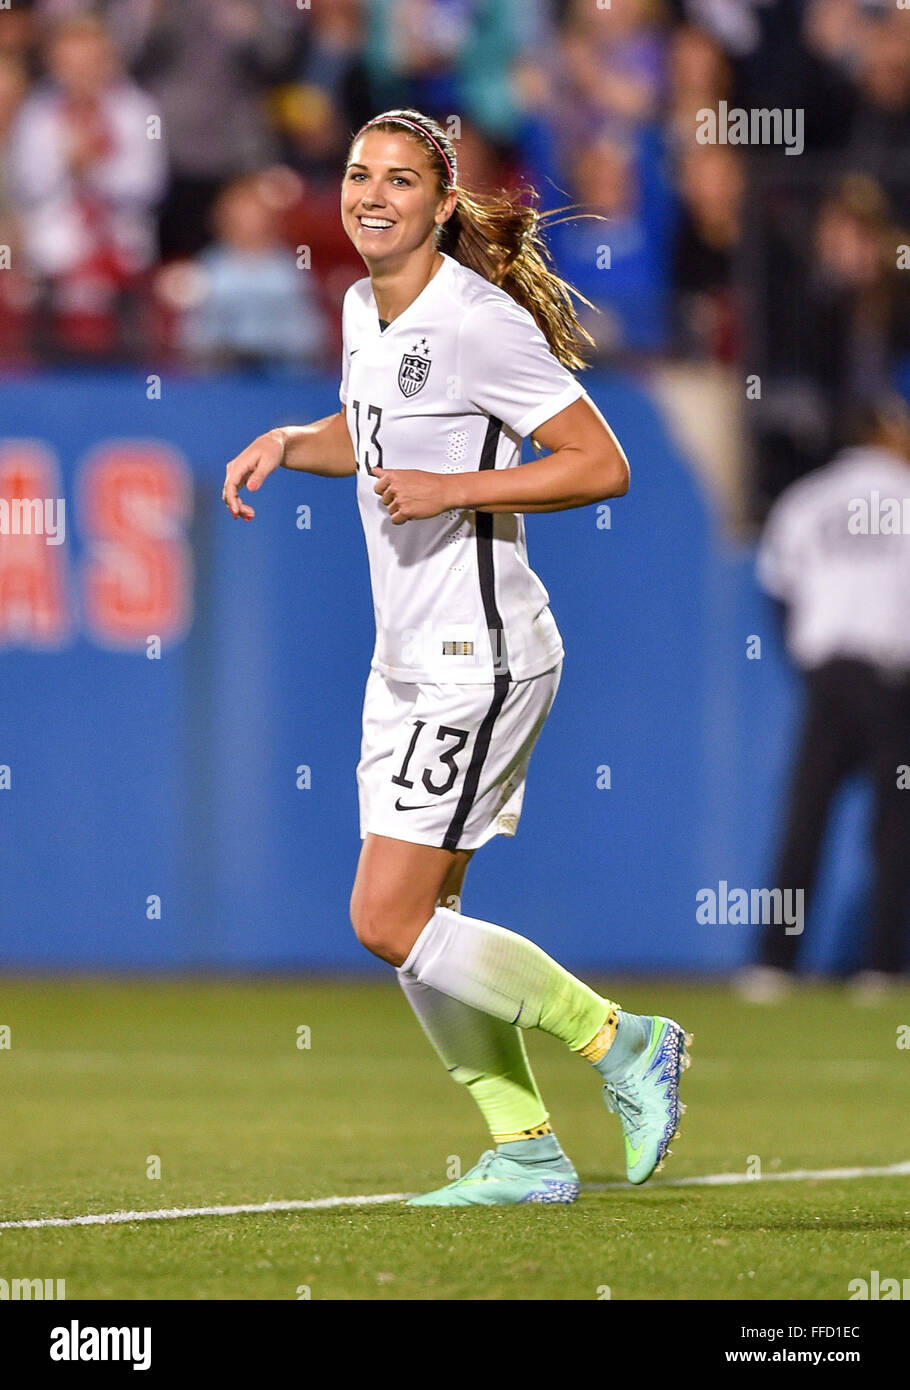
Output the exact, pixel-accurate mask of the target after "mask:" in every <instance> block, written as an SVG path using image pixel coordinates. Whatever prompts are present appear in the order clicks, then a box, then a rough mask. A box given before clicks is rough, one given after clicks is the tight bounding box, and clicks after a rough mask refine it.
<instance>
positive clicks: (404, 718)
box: [357, 659, 563, 850]
mask: <svg viewBox="0 0 910 1390" xmlns="http://www.w3.org/2000/svg"><path fill="white" fill-rule="evenodd" d="M562 665H563V662H562V659H560V661H559V662H558V664H557V665H556V666H554V667H553V668H552V669H551V670H549V671H546V672H544V674H543V675H540V676H532V677H531V678H530V679H529V680H522V681H513V680H510V679H509V678H508V677H507V676H498V677H497V678H496V679H495V680H494V681H491V682H490V683H489V684H478V685H456V684H454V683H449V684H438V683H435V684H434V683H425V684H418V683H413V682H405V681H396V680H390V679H389V677H388V676H385V675H383V673H382V672H381V671H378V670H376V669H375V668H371V670H370V674H369V676H368V678H367V684H366V691H365V694H364V701H363V739H362V742H361V750H360V762H359V763H358V764H357V790H358V796H359V801H360V838H361V839H364V837H365V836H366V835H367V834H374V835H387V836H389V837H390V838H391V839H393V840H410V841H411V842H412V843H414V844H418V845H435V846H436V847H437V848H441V849H451V850H454V849H478V848H479V847H480V846H481V845H484V844H486V842H487V840H489V839H492V837H493V836H494V835H514V834H515V831H516V829H517V828H518V819H519V816H520V815H521V805H522V801H523V800H524V790H525V777H526V775H527V770H528V760H529V759H530V756H531V750H532V749H533V747H534V744H535V743H536V742H537V738H538V735H539V734H540V731H541V729H542V728H543V726H544V722H545V720H546V717H547V715H548V714H549V712H550V707H551V705H552V704H553V701H554V699H555V698H556V691H557V690H558V688H559V680H560V676H561V674H562Z"/></svg>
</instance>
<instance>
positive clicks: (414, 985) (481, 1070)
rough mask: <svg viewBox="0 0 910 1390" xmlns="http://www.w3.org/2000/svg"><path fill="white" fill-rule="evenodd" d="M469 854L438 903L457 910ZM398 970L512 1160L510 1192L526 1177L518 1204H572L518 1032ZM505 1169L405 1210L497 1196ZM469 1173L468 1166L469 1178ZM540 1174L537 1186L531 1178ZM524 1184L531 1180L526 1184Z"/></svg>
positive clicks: (570, 1176)
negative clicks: (542, 1199) (533, 1199)
mask: <svg viewBox="0 0 910 1390" xmlns="http://www.w3.org/2000/svg"><path fill="white" fill-rule="evenodd" d="M473 853H474V851H473V850H462V851H457V852H456V853H455V856H454V859H453V863H452V867H451V869H450V871H449V873H448V875H447V877H446V880H445V882H444V883H443V886H442V889H441V890H440V894H439V899H438V902H439V905H441V906H443V907H457V906H459V905H460V903H461V898H462V890H463V886H464V876H465V872H466V870H467V866H468V862H469V860H470V858H471V855H472V854H473ZM397 973H398V979H399V981H400V983H401V987H402V989H403V991H404V994H405V996H406V998H407V999H408V1002H409V1003H410V1005H411V1007H412V1008H413V1010H414V1012H415V1014H416V1015H417V1018H418V1020H419V1021H420V1024H421V1027H422V1028H423V1030H424V1032H425V1033H426V1035H427V1038H428V1039H429V1041H430V1043H431V1044H432V1045H433V1048H434V1049H435V1051H436V1053H437V1055H438V1056H439V1058H440V1060H441V1061H442V1063H443V1065H444V1066H445V1067H446V1070H447V1071H448V1073H449V1075H450V1076H451V1077H452V1079H453V1081H455V1082H457V1083H458V1084H459V1085H461V1086H464V1087H465V1089H466V1090H467V1092H468V1093H469V1095H470V1096H471V1097H472V1099H473V1100H474V1101H475V1102H476V1104H477V1107H478V1109H479V1110H480V1112H481V1114H482V1115H483V1118H484V1120H485V1121H486V1123H487V1126H488V1128H489V1131H490V1135H491V1138H492V1140H493V1143H494V1144H495V1146H496V1151H497V1154H498V1155H500V1157H501V1158H504V1159H508V1160H510V1165H509V1167H508V1168H506V1173H507V1174H508V1176H507V1180H506V1188H507V1190H512V1195H514V1192H515V1191H516V1190H517V1189H516V1187H515V1177H516V1174H517V1176H518V1177H520V1178H522V1179H523V1180H525V1185H524V1186H523V1187H522V1188H521V1194H522V1197H523V1199H524V1200H528V1199H529V1197H528V1194H529V1192H533V1191H540V1192H541V1194H542V1196H546V1197H547V1199H548V1200H550V1201H553V1200H555V1197H554V1191H555V1190H556V1187H557V1184H558V1185H559V1190H560V1191H561V1193H562V1196H563V1199H564V1200H566V1201H569V1200H573V1199H574V1197H575V1196H576V1195H577V1191H578V1185H577V1175H576V1174H575V1171H574V1169H573V1168H572V1165H571V1163H570V1162H569V1160H568V1159H567V1158H566V1157H565V1154H564V1153H563V1150H562V1148H561V1147H560V1145H559V1142H558V1140H557V1138H556V1135H555V1134H554V1133H553V1131H552V1127H551V1125H550V1116H549V1112H548V1111H547V1108H546V1106H545V1105H544V1102H543V1099H542V1098H541V1095H540V1091H539V1090H538V1088H537V1083H536V1082H535V1080H534V1076H533V1074H532V1072H531V1068H530V1065H529V1063H528V1055H527V1051H526V1049H525V1042H524V1034H523V1033H522V1031H521V1029H520V1028H517V1027H515V1025H514V1024H511V1023H506V1022H505V1021H504V1020H503V1019H500V1018H495V1017H494V1016H493V1015H492V1014H485V1013H481V1012H480V1011H479V1010H478V1009H473V1008H471V1006H470V1005H469V1004H463V1003H462V1002H461V1001H460V1000H459V999H453V998H452V996H451V995H449V994H441V993H440V992H439V990H436V989H434V988H433V987H432V985H427V984H423V983H421V981H420V980H418V979H416V978H415V976H413V975H411V974H410V973H408V972H405V971H402V970H399V971H398V972H397ZM515 1162H517V1163H519V1164H521V1165H522V1167H521V1168H520V1169H517V1170H516V1169H514V1168H513V1167H512V1166H511V1164H513V1163H515ZM504 1167H505V1165H503V1164H502V1163H501V1162H500V1163H497V1164H495V1165H493V1167H492V1168H491V1166H490V1165H489V1163H487V1164H486V1166H485V1169H484V1177H483V1178H482V1179H480V1180H479V1181H478V1180H477V1179H476V1178H475V1177H472V1176H471V1175H470V1174H466V1175H465V1177H464V1178H463V1179H456V1181H455V1182H453V1183H450V1184H449V1185H448V1186H447V1187H444V1188H441V1189H439V1190H438V1191H434V1192H430V1193H427V1194H425V1195H424V1196H422V1197H418V1198H414V1199H413V1200H412V1202H411V1205H412V1206H450V1205H462V1204H463V1203H464V1204H466V1203H468V1202H470V1201H471V1200H472V1198H477V1197H478V1195H480V1194H481V1193H482V1195H483V1197H484V1198H485V1199H489V1198H491V1197H492V1195H494V1193H495V1186H494V1184H495V1183H497V1182H500V1183H501V1180H502V1176H503V1174H502V1171H501V1170H502V1169H503V1168H504ZM557 1167H558V1176H556V1182H554V1181H553V1180H554V1175H555V1174H556V1169H557ZM475 1171H476V1170H473V1169H472V1170H471V1173H472V1174H474V1173H475ZM541 1175H543V1182H540V1181H535V1179H539V1178H540V1176H541ZM527 1180H531V1183H532V1185H531V1186H530V1187H529V1186H527ZM548 1182H549V1184H550V1186H549V1187H548V1186H547V1185H546V1184H547V1183H548Z"/></svg>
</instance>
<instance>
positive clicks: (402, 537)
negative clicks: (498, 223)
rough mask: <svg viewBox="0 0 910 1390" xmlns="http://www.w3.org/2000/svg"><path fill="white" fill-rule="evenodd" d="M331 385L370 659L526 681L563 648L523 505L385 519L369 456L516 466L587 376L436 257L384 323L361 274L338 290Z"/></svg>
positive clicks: (523, 316) (488, 292)
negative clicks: (344, 440) (337, 361)
mask: <svg viewBox="0 0 910 1390" xmlns="http://www.w3.org/2000/svg"><path fill="white" fill-rule="evenodd" d="M342 336H343V342H344V361H343V368H342V384H341V390H340V392H339V395H340V397H341V401H342V403H343V405H344V407H345V416H346V419H347V423H348V429H349V430H350V432H351V439H352V441H353V444H354V451H355V455H356V458H357V502H358V506H359V508H360V516H361V520H362V522H363V530H364V535H365V537H366V544H367V554H368V557H369V564H370V582H371V585H372V590H373V610H374V615H375V619H376V645H375V648H374V651H373V657H372V661H371V663H370V664H371V667H373V668H376V669H378V670H380V671H382V672H383V673H384V674H385V675H387V676H389V677H391V678H392V679H393V680H398V681H413V682H425V681H433V682H443V683H444V682H454V683H456V684H464V683H468V684H474V683H477V682H490V681H493V680H494V679H495V678H496V677H497V676H508V677H509V678H510V679H512V680H516V681H517V680H525V679H527V678H529V677H531V676H537V675H540V674H542V673H543V672H544V671H547V670H549V669H550V668H551V667H553V666H554V665H555V664H556V663H557V662H558V661H559V660H560V658H561V657H562V656H563V646H562V639H561V637H560V635H559V629H558V628H557V626H556V623H555V621H554V619H553V615H552V614H551V613H550V610H549V608H548V606H547V605H548V603H549V595H548V594H547V591H546V589H545V588H544V586H543V584H542V583H541V582H540V580H539V579H538V577H537V575H536V574H535V573H534V571H533V570H532V569H531V568H530V566H529V564H528V553H527V545H526V542H525V527H524V517H523V516H522V515H521V514H518V513H511V512H479V511H473V510H453V511H448V512H444V513H443V514H442V515H441V516H435V517H430V518H428V519H426V520H419V521H407V522H404V523H403V524H400V525H395V524H393V522H392V520H391V519H390V517H389V515H388V509H387V507H386V505H385V503H384V502H383V501H382V499H381V497H380V496H379V495H378V494H377V493H376V492H374V490H373V489H374V485H375V479H374V477H373V475H372V472H371V469H372V467H373V466H374V465H379V466H380V467H382V468H402V469H403V468H420V469H424V470H425V471H427V472H431V473H459V472H472V471H477V470H480V469H486V468H500V469H501V468H514V467H516V466H517V465H518V464H519V463H520V459H521V441H522V439H523V438H525V437H526V436H527V435H529V434H531V433H532V432H533V431H534V430H535V429H536V428H537V427H538V426H540V425H542V424H543V423H544V422H545V421H546V420H549V419H550V418H551V417H552V416H553V415H556V414H557V413H558V412H559V411H561V410H564V409H565V407H566V406H568V405H571V403H572V402H573V401H574V400H577V399H578V398H579V397H580V396H582V395H584V390H583V388H582V387H581V386H580V385H579V383H578V382H577V381H576V380H575V378H574V377H573V376H572V374H571V373H570V372H568V371H567V370H566V369H565V368H564V367H563V366H562V365H561V364H560V363H559V362H558V361H557V360H556V358H555V357H554V356H553V354H552V353H551V351H550V349H549V346H548V344H547V341H546V339H545V338H544V336H543V334H542V333H541V331H540V329H539V328H538V327H537V324H536V323H535V322H534V319H533V318H532V317H531V315H530V314H529V313H528V312H527V310H525V309H523V308H521V307H520V306H519V305H518V304H516V303H515V301H514V300H513V299H512V298H511V297H510V296H509V295H508V294H506V293H505V291H504V290H501V289H498V288H497V287H496V286H495V285H491V284H490V283H489V282H488V281H487V280H485V279H484V278H483V276H481V275H478V274H477V273H476V272H475V271H473V270H468V269H467V268H466V267H465V266H462V265H460V264H459V263H458V262H457V261H455V260H454V259H453V258H452V257H451V256H445V258H444V261H443V264H442V266H441V267H440V268H439V270H438V271H437V272H436V274H435V275H434V276H433V277H432V279H431V280H430V281H429V283H428V284H427V285H426V286H425V288H424V289H423V290H422V291H421V293H420V294H419V295H418V296H417V298H416V299H415V300H414V301H413V302H412V303H411V304H410V305H409V306H408V308H407V309H405V311H404V313H402V314H400V315H399V316H398V318H397V319H395V320H394V321H393V322H392V323H391V324H389V326H388V327H387V328H385V329H382V328H381V327H380V321H379V315H378V311H377V308H376V301H375V299H374V298H373V293H372V289H371V285H370V280H369V277H366V278H365V279H363V280H358V281H357V282H356V284H354V285H352V286H351V287H350V289H349V290H348V292H347V294H346V295H345V300H344V309H343V313H342Z"/></svg>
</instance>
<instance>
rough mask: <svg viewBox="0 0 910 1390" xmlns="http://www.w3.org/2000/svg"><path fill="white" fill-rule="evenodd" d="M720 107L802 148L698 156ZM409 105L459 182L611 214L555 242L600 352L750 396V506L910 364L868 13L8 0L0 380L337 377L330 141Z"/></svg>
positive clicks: (335, 166)
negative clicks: (449, 156) (690, 372)
mask: <svg viewBox="0 0 910 1390" xmlns="http://www.w3.org/2000/svg"><path fill="white" fill-rule="evenodd" d="M721 102H727V103H728V107H730V108H743V109H746V110H748V109H754V108H772V109H782V110H783V109H799V110H801V111H803V112H804V113H805V115H804V120H805V128H804V145H805V148H804V151H803V152H801V153H800V154H799V157H790V156H788V155H787V154H786V153H785V152H784V150H783V149H782V148H776V149H775V148H769V147H768V146H761V145H758V146H742V145H736V144H732V143H716V144H703V143H699V141H698V139H697V131H698V129H699V120H698V115H697V113H698V112H699V111H700V110H704V109H705V108H715V109H716V108H717V107H718V105H719V103H721ZM404 105H414V106H417V107H418V108H421V109H423V110H425V111H427V112H429V113H430V114H432V115H435V116H436V117H437V118H438V119H440V120H441V121H442V122H443V123H444V124H445V123H448V122H449V121H450V118H451V117H453V116H456V115H457V116H458V118H459V119H460V123H461V124H460V134H459V131H458V129H455V130H454V131H453V133H454V134H456V135H457V136H458V146H457V147H458V150H459V157H460V179H461V182H462V183H463V184H464V185H465V186H466V187H472V188H475V189H484V188H492V187H499V186H501V185H504V186H512V187H515V186H518V185H520V184H522V183H526V182H527V183H530V184H532V185H533V186H534V187H536V188H538V189H539V190H540V194H541V205H542V206H543V207H545V208H546V207H558V206H561V205H563V204H565V203H566V202H570V201H571V202H578V203H580V204H582V205H583V206H584V208H585V209H586V210H588V211H594V212H598V213H600V214H602V215H603V216H604V217H606V218H608V219H609V220H608V222H606V223H604V222H601V221H597V220H581V221H569V222H563V223H561V224H559V225H557V226H554V227H553V229H552V232H551V246H552V250H553V253H554V256H555V259H556V262H557V265H558V266H559V268H560V270H561V272H562V273H563V274H564V275H565V276H566V277H567V278H568V279H569V280H570V281H571V282H572V283H573V284H574V285H575V286H577V288H578V289H579V290H580V291H581V292H582V293H583V294H584V295H586V296H587V298H588V299H590V300H591V301H592V302H593V303H594V304H595V305H596V306H597V310H598V312H597V313H595V314H591V313H590V312H588V311H586V313H585V322H586V326H587V327H588V328H589V330H590V331H591V332H592V334H593V335H594V337H595V338H596V341H597V350H596V355H597V358H598V359H599V360H601V361H615V360H621V361H623V362H626V363H628V362H629V361H632V362H642V361H644V362H648V361H651V360H654V359H655V358H667V357H670V358H674V359H677V360H684V361H690V362H693V361H694V362H703V363H721V364H736V365H739V366H741V367H742V370H743V371H744V372H746V371H749V372H757V373H760V374H761V377H762V381H763V390H762V403H761V409H760V411H756V412H755V413H754V420H753V424H754V425H755V426H756V428H757V435H758V452H759V454H760V474H761V479H762V481H761V483H760V487H759V491H760V492H763V493H764V495H765V501H767V500H770V498H771V497H772V496H774V495H776V494H777V492H779V491H780V489H781V488H782V487H783V486H785V485H786V483H787V482H789V481H791V480H792V478H793V477H795V476H798V475H799V474H800V473H802V472H804V471H805V470H806V468H808V467H811V466H814V465H815V464H816V463H819V462H822V461H824V460H825V459H826V458H827V457H828V456H829V455H830V451H831V448H832V447H833V446H834V443H835V432H836V420H837V416H838V406H839V403H841V402H843V401H844V400H845V399H847V398H851V397H854V396H858V395H869V394H870V393H871V392H874V391H877V390H879V389H882V388H883V387H884V386H886V385H887V384H889V383H890V380H891V377H892V374H893V370H894V366H895V363H896V362H898V361H899V360H900V359H901V357H902V355H903V354H905V353H906V352H907V351H908V347H910V314H908V313H907V291H906V285H907V284H908V283H910V269H908V270H907V272H906V273H903V274H902V273H901V270H900V269H899V264H898V261H899V257H898V248H899V247H900V245H901V244H902V243H904V242H907V241H910V231H907V230H905V229H907V228H908V227H910V10H905V9H902V8H899V7H898V6H897V5H895V3H893V0H891V3H887V4H886V3H862V0H309V5H308V6H302V5H301V6H300V7H298V3H297V0H255V2H254V0H106V3H100V4H95V5H92V6H88V5H86V4H83V3H80V2H79V0H33V3H27V0H12V3H11V8H10V9H8V10H0V247H2V246H8V247H9V248H10V252H9V255H8V265H7V266H6V267H5V268H4V273H3V274H0V366H6V367H10V366H13V367H17V368H21V367H24V366H26V367H27V366H29V365H32V364H40V363H46V362H52V363H61V362H64V363H72V362H80V363H84V362H92V363H117V362H133V363H136V362H138V363H144V362H153V363H155V364H156V365H159V366H160V365H162V364H165V365H167V364H174V363H182V364H185V365H188V366H194V367H199V368H213V367H222V366H224V365H231V364H241V365H245V366H249V365H260V366H261V365H270V364H273V363H283V364H288V363H311V364H314V365H326V366H334V365H336V364H337V360H338V352H339V348H340V323H339V312H338V310H339V306H340V302H341V298H342V296H343V293H344V290H345V289H346V288H347V286H348V285H349V284H350V283H351V281H352V280H354V279H356V278H359V276H360V275H362V274H363V265H362V262H361V261H360V258H359V257H358V256H357V254H356V253H355V252H354V251H353V248H352V247H351V246H350V244H349V243H348V241H347V239H346V238H345V237H344V236H343V234H342V233H341V230H340V222H339V219H338V213H337V205H338V196H339V180H340V174H341V168H342V164H343V160H344V156H345V152H346V148H347V143H348V140H349V138H350V135H351V133H352V132H353V131H355V130H356V129H357V128H358V127H359V126H360V125H361V124H362V123H363V122H364V121H365V120H366V119H368V118H369V117H370V116H372V115H373V114H375V113H376V112H377V111H379V110H382V109H384V108H386V107H388V106H404ZM150 118H152V120H151V122H150ZM155 118H158V120H157V121H156V120H155ZM605 245H606V246H608V247H609V265H608V266H607V265H606V263H605V260H604V255H603V247H604V246H605ZM301 247H306V248H308V252H306V253H304V255H305V261H306V262H307V264H308V267H309V273H307V274H301V273H300V268H299V265H300V259H299V258H300V252H299V248H301Z"/></svg>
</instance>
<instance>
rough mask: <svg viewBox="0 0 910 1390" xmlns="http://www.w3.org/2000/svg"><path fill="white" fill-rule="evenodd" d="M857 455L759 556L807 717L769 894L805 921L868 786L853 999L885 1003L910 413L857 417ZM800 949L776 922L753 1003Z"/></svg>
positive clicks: (902, 929)
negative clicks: (847, 786)
mask: <svg viewBox="0 0 910 1390" xmlns="http://www.w3.org/2000/svg"><path fill="white" fill-rule="evenodd" d="M848 438H850V439H851V441H852V442H851V444H850V446H849V447H847V448H845V449H843V450H842V451H841V452H839V453H838V454H837V455H836V457H835V458H834V459H833V460H832V462H831V463H829V464H827V465H826V466H825V467H824V468H820V469H818V470H817V471H815V472H813V473H811V474H810V475H809V476H808V477H806V478H803V479H801V480H800V481H799V482H798V483H795V484H794V485H793V486H792V487H790V488H788V489H787V491H786V492H784V493H783V494H782V495H781V497H779V498H778V500H777V502H776V503H775V505H774V507H773V508H772V510H771V512H770V515H769V517H768V521H767V525H766V528H765V531H764V534H763V536H762V540H761V543H760V547H759V552H758V577H759V581H760V583H761V584H762V586H763V588H764V589H765V590H766V591H767V592H768V593H769V594H770V595H771V596H772V597H773V598H774V599H776V600H777V601H778V602H779V603H780V604H781V605H782V606H783V614H784V618H785V623H786V641H787V648H788V651H789V654H790V656H791V658H792V659H793V661H794V663H795V664H796V666H797V667H798V668H799V669H800V670H801V671H802V672H803V674H804V677H805V688H806V710H805V715H804V720H803V727H802V732H801V735H800V740H799V746H798V749H797V751H796V754H795V758H794V767H793V774H792V783H791V787H790V792H789V802H788V809H787V815H786V822H785V827H784V832H783V838H782V844H781V847H780V851H779V856H778V862H777V867H776V873H775V879H774V882H775V883H776V885H777V886H778V887H779V888H781V889H782V890H783V891H785V892H786V891H788V890H794V891H795V890H800V889H802V890H803V892H804V894H805V899H804V909H805V911H806V912H807V913H808V910H809V907H810V904H811V901H812V898H813V893H814V888H815V884H816V878H817V871H818V866H819V860H820V855H821V849H822V844H823V839H824V834H825V830H826V828H827V825H828V822H829V817H830V812H831V809H832V805H833V803H834V799H835V795H836V793H837V792H838V790H839V789H840V788H841V786H842V785H843V783H844V781H845V780H846V779H847V778H848V777H850V776H851V775H853V774H855V773H858V772H862V773H864V774H865V775H866V776H867V777H868V778H869V779H870V780H871V782H872V785H873V789H874V796H875V807H874V814H873V824H872V834H871V841H872V855H873V864H874V868H873V881H872V898H871V904H870V920H869V930H868V935H867V939H866V941H865V943H864V948H863V959H862V966H863V969H862V970H861V972H860V974H859V975H858V976H857V978H856V982H855V983H856V986H857V990H858V992H859V993H860V994H861V995H862V996H863V997H866V998H872V997H876V996H877V994H879V993H881V992H883V991H884V990H885V989H887V987H888V986H889V985H890V984H891V983H893V982H895V981H896V980H897V978H898V977H899V976H900V974H901V972H902V971H903V970H904V969H905V967H906V964H907V940H908V934H910V933H908V929H910V408H908V406H907V404H906V402H905V401H903V400H902V399H901V398H899V397H892V396H889V397H883V398H879V399H877V400H876V401H874V402H872V403H871V404H868V405H866V406H863V407H860V408H858V409H857V411H856V412H855V413H854V418H853V421H852V425H851V428H850V430H849V433H848ZM802 941H803V937H802V935H799V934H792V935H787V934H786V933H785V932H784V930H783V929H782V927H781V926H780V925H776V924H769V925H768V926H767V927H766V928H765V930H764V934H763V937H762V941H761V946H760V953H759V963H758V965H757V966H754V967H752V968H751V969H748V970H746V971H744V972H743V973H742V975H741V976H740V979H739V984H740V988H741V990H742V992H743V993H744V995H745V996H746V997H747V998H750V999H752V1000H753V1001H755V1002H765V1001H769V1000H772V999H774V998H776V997H777V996H778V995H779V994H780V993H781V992H782V990H784V989H785V988H786V987H787V986H788V984H789V982H790V980H791V977H792V972H793V971H794V969H795V967H796V964H797V958H798V955H799V950H800V946H801V944H802Z"/></svg>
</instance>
